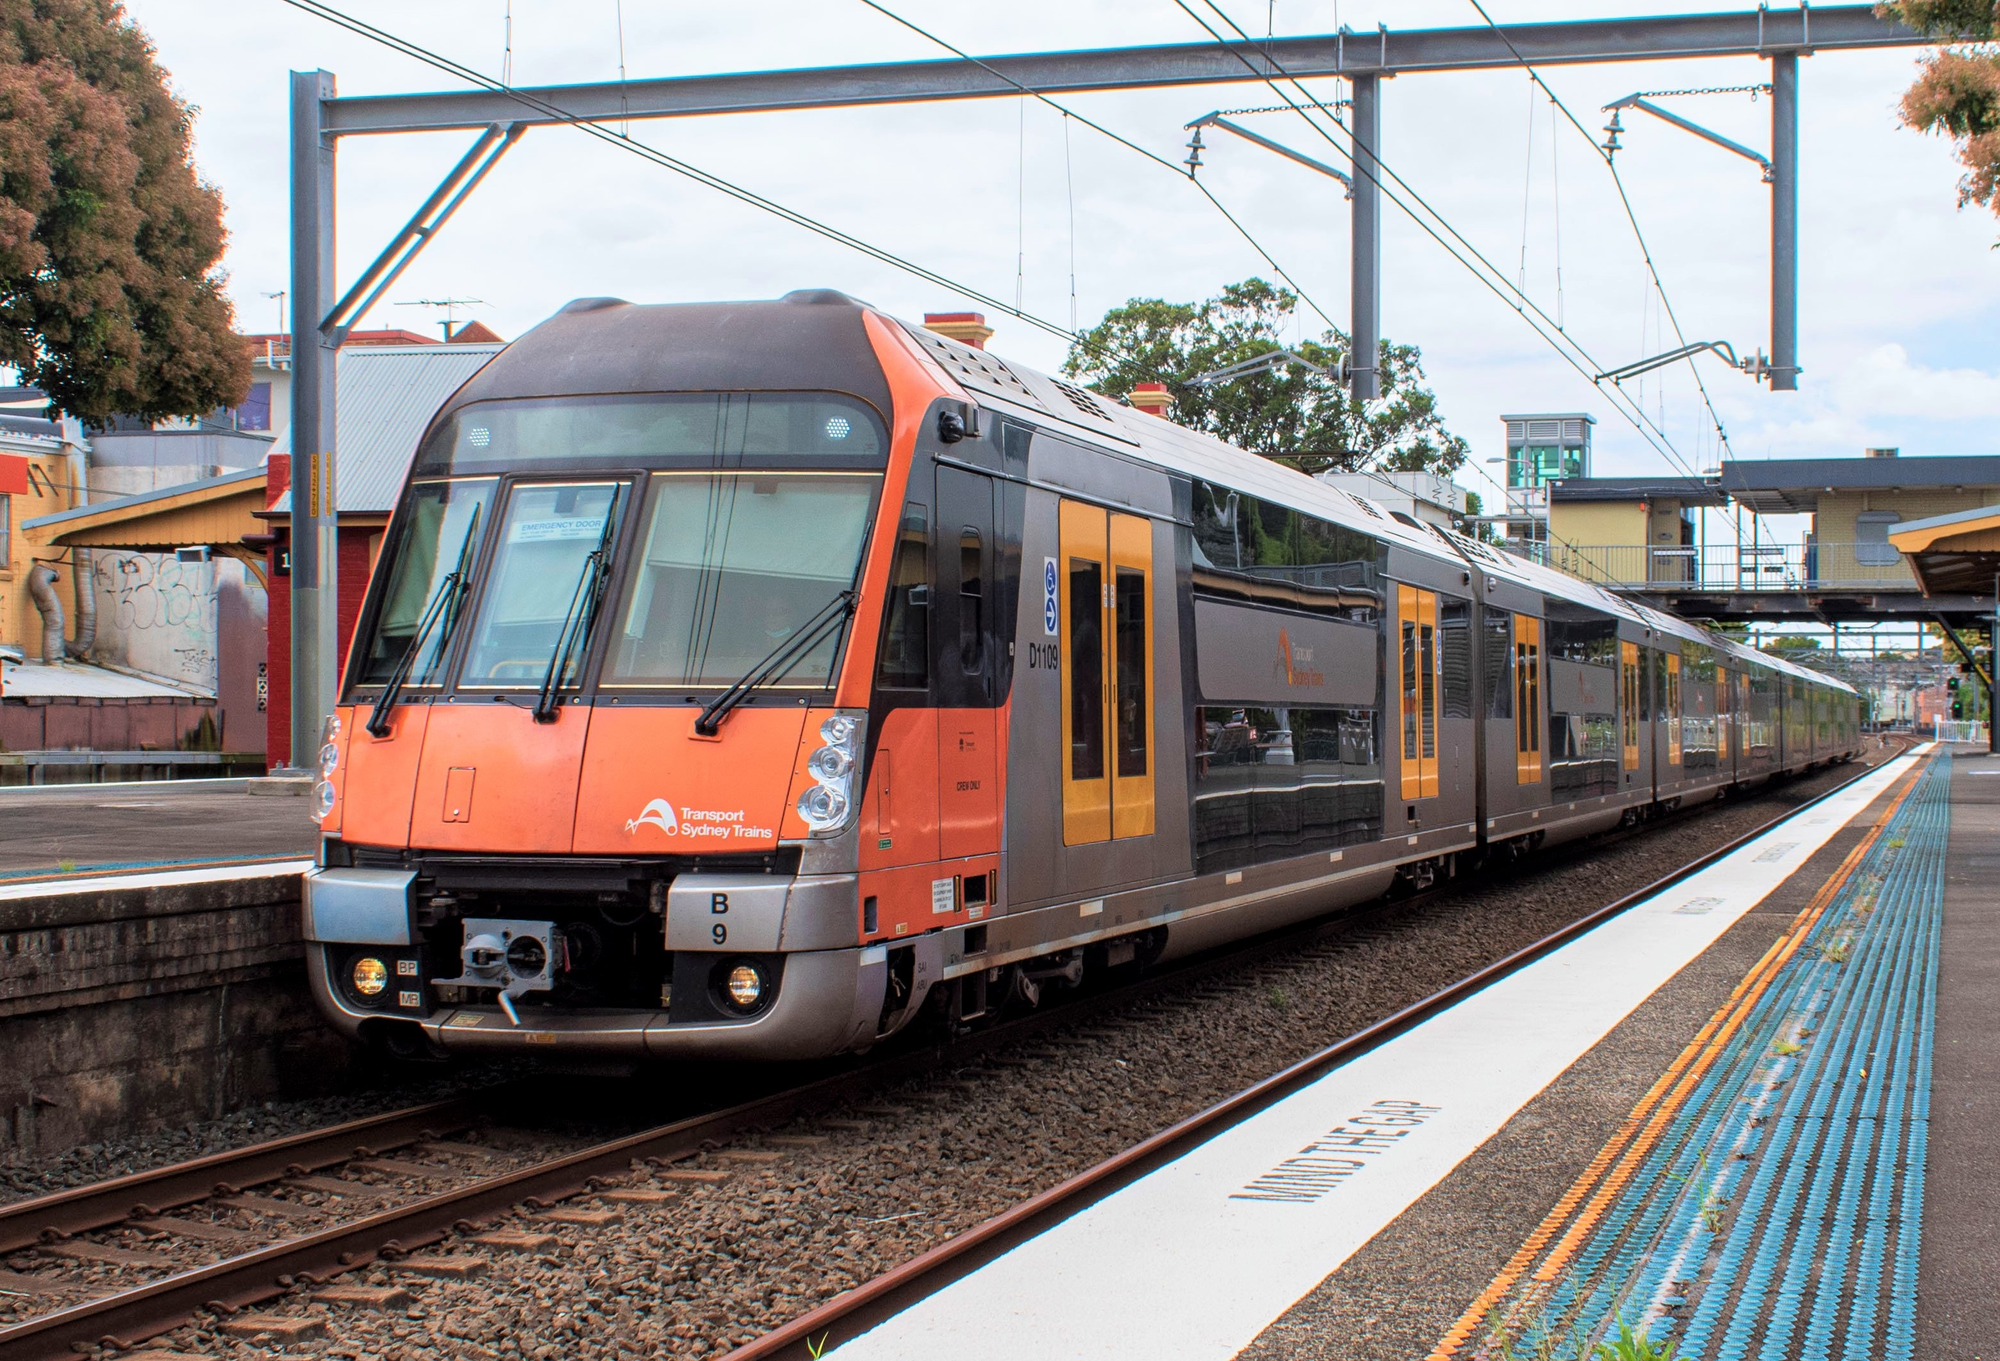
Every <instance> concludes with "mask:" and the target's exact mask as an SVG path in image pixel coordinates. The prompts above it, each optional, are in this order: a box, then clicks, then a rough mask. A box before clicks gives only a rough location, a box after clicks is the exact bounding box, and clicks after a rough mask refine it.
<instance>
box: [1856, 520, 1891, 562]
mask: <svg viewBox="0 0 2000 1361" xmlns="http://www.w3.org/2000/svg"><path fill="white" fill-rule="evenodd" d="M1902 519H1903V517H1902V516H1900V515H1898V514H1897V513H1896V512H1895V511H1893V510H1864V511H1862V512H1861V513H1860V514H1859V515H1857V516H1855V517H1854V561H1855V562H1856V563H1858V564H1860V565H1861V566H1864V567H1887V566H1890V565H1891V564H1893V563H1897V562H1901V561H1902V560H1903V555H1902V554H1901V553H1898V552H1897V551H1896V549H1895V547H1894V546H1893V545H1891V544H1890V542H1889V530H1890V528H1891V527H1892V526H1894V525H1896V524H1899V523H1901V522H1902Z"/></svg>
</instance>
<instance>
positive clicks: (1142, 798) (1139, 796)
mask: <svg viewBox="0 0 2000 1361" xmlns="http://www.w3.org/2000/svg"><path fill="white" fill-rule="evenodd" d="M1110 530H1111V533H1110V548H1111V571H1112V591H1111V606H1112V620H1111V644H1112V649H1111V650H1112V670H1111V680H1112V688H1111V703H1112V725H1111V728H1112V745H1113V750H1114V752H1115V756H1114V760H1115V761H1116V767H1117V768H1116V772H1115V779H1114V781H1113V787H1112V791H1111V835H1112V836H1114V837H1128V836H1151V835H1152V834H1153V761H1152V752H1153V612H1152V609H1151V608H1150V605H1151V601H1150V595H1151V587H1152V578H1153V526H1152V524H1151V522H1150V521H1147V520H1143V519H1140V518H1139V517H1138V516H1135V515H1113V516H1111V524H1110Z"/></svg>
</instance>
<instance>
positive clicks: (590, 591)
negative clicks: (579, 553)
mask: <svg viewBox="0 0 2000 1361" xmlns="http://www.w3.org/2000/svg"><path fill="white" fill-rule="evenodd" d="M617 528H618V493H617V492H616V491H614V492H612V493H611V504H610V505H608V506H606V507H605V508H604V529H603V531H602V532H601V533H599V534H598V536H597V547H595V548H593V549H591V550H590V553H589V555H588V556H587V557H585V558H584V560H583V570H582V571H581V572H579V573H578V574H577V578H576V591H575V593H574V594H573V595H571V596H570V599H569V608H568V609H567V610H565V611H564V612H563V620H562V629H561V630H560V631H559V632H558V633H557V634H556V646H555V651H554V652H552V653H550V654H549V669H548V670H547V671H545V672H543V673H542V688H541V692H540V693H539V694H538V695H537V696H536V697H535V722H537V723H553V722H555V721H556V710H557V708H558V707H560V704H561V700H560V694H561V691H562V678H563V676H564V675H566V674H567V673H568V671H569V665H570V661H571V660H572V659H573V658H574V657H575V656H576V655H577V653H578V652H579V651H581V650H582V649H583V648H584V647H585V646H586V645H587V644H588V643H589V641H590V629H591V625H593V624H595V623H596V622H597V603H598V601H599V600H601V599H602V598H603V596H604V584H605V583H606V582H607V581H609V580H610V579H611V536H612V534H613V533H615V532H616V530H617Z"/></svg>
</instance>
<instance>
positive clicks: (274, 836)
mask: <svg viewBox="0 0 2000 1361" xmlns="http://www.w3.org/2000/svg"><path fill="white" fill-rule="evenodd" d="M213 783H214V785H215V786H219V787H220V788H218V789H215V790H211V789H210V788H209V784H210V782H209V781H204V780H171V781H160V782H158V783H146V782H130V783H120V784H94V785H43V786H40V787H34V788H14V789H7V790H0V882H8V881H14V880H21V879H27V878H35V877H39V876H43V875H47V876H56V875H66V874H75V873H88V872H91V871H104V870H114V869H132V868H140V867H145V866H154V865H163V864H180V863H190V864H200V863H203V862H210V861H218V860H249V859H258V858H262V857H266V856H310V855H312V854H313V853H314V851H315V850H316V849H317V848H318V845H319V829H318V827H316V826H315V825H314V823H313V820H312V817H311V815H310V814H309V813H308V811H307V801H306V800H305V799H299V798H260V797H255V796H252V795H250V794H248V793H246V792H244V782H243V781H242V780H217V781H214V782H213Z"/></svg>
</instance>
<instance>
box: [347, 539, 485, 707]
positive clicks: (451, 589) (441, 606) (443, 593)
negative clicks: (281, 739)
mask: <svg viewBox="0 0 2000 1361" xmlns="http://www.w3.org/2000/svg"><path fill="white" fill-rule="evenodd" d="M481 509H482V507H480V506H474V507H473V508H472V520H471V523H469V524H467V525H466V527H465V537H464V538H462V539H460V540H459V541H458V561H457V562H456V563H454V564H453V565H452V569H451V571H450V572H448V573H446V574H445V578H444V580H443V581H440V582H439V583H438V587H437V591H436V593H435V594H433V595H432V596H431V601H430V604H428V605H426V606H425V607H424V613H423V617H422V618H421V619H419V620H418V621H417V631H416V634H415V635H414V636H413V637H412V638H411V639H410V645H409V647H408V648H406V649H404V651H403V655H402V656H400V657H398V658H397V659H396V665H395V666H394V668H392V669H391V670H390V672H389V679H388V680H386V681H384V682H383V683H382V693H381V694H380V695H379V696H377V697H376V700H375V707H374V708H373V709H371V710H369V711H368V723H367V728H368V732H369V735H370V736H373V737H387V736H388V735H389V715H390V714H391V713H392V712H393V711H394V710H395V708H396V701H397V700H398V699H399V698H401V696H402V693H403V686H404V685H405V684H407V683H408V682H409V679H410V672H411V671H412V670H414V669H415V667H416V664H417V654H418V653H420V652H422V651H423V650H424V640H425V639H426V638H428V637H430V632H431V630H432V629H434V628H436V627H438V622H439V621H440V620H443V621H444V631H443V632H442V633H440V634H439V635H438V651H440V652H442V651H444V647H445V644H446V643H448V642H450V641H451V631H452V628H453V626H454V625H456V624H457V623H458V605H459V601H460V599H461V598H462V597H463V595H464V593H465V582H466V578H467V575H468V572H467V568H468V566H469V565H470V564H469V563H468V561H467V560H468V558H469V557H470V556H471V553H472V536H473V535H474V534H476V533H477V532H478V531H479V512H480V510H481Z"/></svg>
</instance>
